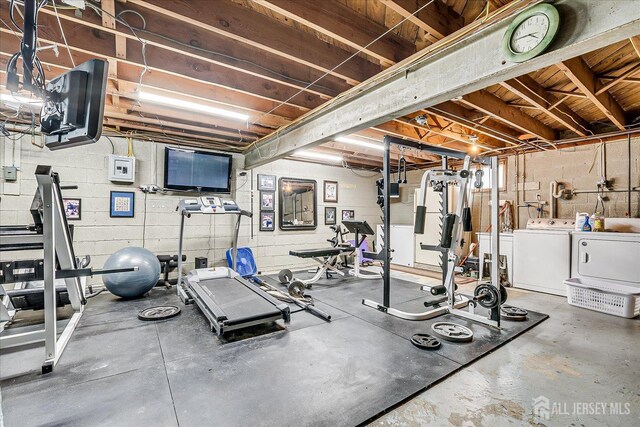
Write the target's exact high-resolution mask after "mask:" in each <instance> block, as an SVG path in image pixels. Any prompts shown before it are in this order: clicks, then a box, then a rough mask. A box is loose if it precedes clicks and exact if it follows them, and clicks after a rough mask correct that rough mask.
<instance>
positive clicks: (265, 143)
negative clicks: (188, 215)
mask: <svg viewBox="0 0 640 427" xmlns="http://www.w3.org/2000/svg"><path fill="white" fill-rule="evenodd" d="M554 4H555V5H556V6H557V7H558V9H559V10H560V14H561V17H562V21H563V24H562V27H561V30H560V34H558V36H557V39H556V41H555V42H554V46H553V47H552V49H551V50H550V51H549V52H547V53H545V54H543V55H541V56H539V57H537V58H534V59H532V60H530V61H527V62H523V63H518V64H516V63H511V62H508V61H506V60H505V58H504V56H503V54H502V37H503V35H504V32H505V30H506V28H507V26H508V25H509V23H510V22H511V19H505V20H502V21H500V22H498V23H496V24H493V25H490V26H488V27H486V28H484V29H482V30H479V31H478V32H477V33H475V34H473V35H470V36H468V37H465V38H462V39H461V40H459V41H458V42H456V43H454V44H452V45H450V46H449V47H447V48H444V49H442V50H439V51H437V52H434V53H432V54H428V55H425V56H424V57H422V58H421V59H419V60H416V61H415V62H414V63H413V64H411V65H410V66H407V67H399V68H398V69H397V70H396V72H394V73H390V74H389V75H388V76H387V77H386V78H384V79H380V80H378V81H370V82H365V83H364V84H361V85H359V86H357V87H355V88H353V90H351V91H349V92H348V95H347V96H343V97H341V98H339V99H337V100H336V101H330V102H329V103H328V104H327V105H326V106H325V107H324V108H318V109H316V110H315V111H313V112H311V113H309V114H307V115H306V116H305V117H304V118H302V119H301V120H299V121H297V122H295V123H293V124H292V125H290V126H287V127H286V128H284V129H281V130H280V131H278V132H275V133H272V134H270V135H268V136H266V137H264V138H262V139H260V140H259V141H258V142H257V143H256V144H253V145H252V147H251V148H250V149H248V150H247V151H245V166H246V167H247V168H254V167H256V166H260V165H263V164H266V163H269V162H272V161H274V160H277V159H280V158H283V157H286V156H288V155H290V154H291V153H293V152H294V151H296V150H299V149H303V148H310V147H313V146H315V145H319V144H322V143H324V142H327V141H329V140H331V139H334V138H336V137H339V136H341V135H347V134H351V133H353V132H356V131H359V130H361V129H365V128H368V127H372V126H375V125H378V124H380V123H384V122H387V121H389V120H392V119H395V118H397V117H400V116H403V115H406V114H409V113H412V112H415V111H418V110H421V109H424V108H429V107H431V106H434V105H436V104H438V103H441V102H444V101H448V100H450V99H453V98H456V97H459V96H463V95H466V94H468V93H471V92H473V91H476V90H480V89H484V88H486V87H488V86H490V85H493V84H497V83H500V82H503V81H505V80H508V79H512V78H515V77H518V76H521V75H523V74H527V73H530V72H533V71H536V70H539V69H541V68H544V67H547V66H550V65H553V64H557V63H559V62H562V61H564V60H567V59H569V58H573V57H576V56H578V55H583V54H585V53H587V52H591V51H593V50H596V49H599V48H602V47H605V46H608V45H611V44H613V43H616V42H619V41H620V40H624V39H627V38H629V37H632V36H635V35H637V34H638V33H639V32H640V8H639V7H638V4H637V2H635V1H615V0H601V1H592V0H559V1H557V2H555V3H554Z"/></svg>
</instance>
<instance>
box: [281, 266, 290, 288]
mask: <svg viewBox="0 0 640 427" xmlns="http://www.w3.org/2000/svg"><path fill="white" fill-rule="evenodd" d="M278 279H280V283H282V284H283V285H285V284H287V283H289V282H290V281H291V279H293V273H292V272H291V270H289V269H288V268H285V269H284V270H280V273H278Z"/></svg>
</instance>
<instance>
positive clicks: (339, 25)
mask: <svg viewBox="0 0 640 427" xmlns="http://www.w3.org/2000/svg"><path fill="white" fill-rule="evenodd" d="M255 2H256V3H258V4H260V5H262V6H265V7H267V8H269V9H271V10H273V11H274V12H278V13H280V14H282V15H284V16H286V17H287V18H289V19H292V20H294V21H297V22H299V23H301V24H303V25H306V26H307V27H309V28H313V29H314V30H316V31H318V32H320V33H322V34H325V35H327V36H329V37H331V38H333V39H335V40H338V41H340V42H342V43H344V44H346V45H348V46H351V47H352V48H354V49H356V50H361V49H363V52H364V53H366V54H367V55H370V56H372V57H374V58H376V59H378V60H379V61H380V62H381V63H382V64H385V65H392V64H394V63H396V62H399V61H401V60H403V59H404V58H406V57H408V56H411V55H412V54H414V53H415V52H416V47H415V45H413V44H411V43H409V42H408V41H406V40H404V39H402V38H400V37H399V36H397V35H395V34H393V33H390V34H388V35H387V36H385V37H383V38H381V39H380V40H378V41H376V42H375V43H373V44H372V45H371V46H369V47H366V48H365V46H367V45H369V44H370V43H371V42H373V41H374V40H376V39H377V38H379V37H380V36H381V35H382V34H384V33H386V32H387V28H386V27H384V26H382V25H379V24H377V23H376V22H373V21H371V20H369V19H367V18H366V17H365V16H364V15H362V14H360V13H357V12H356V11H355V10H353V9H351V8H350V7H348V6H345V5H343V4H341V3H339V2H337V1H336V0H323V1H320V2H315V1H306V2H303V1H298V0H255Z"/></svg>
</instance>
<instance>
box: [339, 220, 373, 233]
mask: <svg viewBox="0 0 640 427" xmlns="http://www.w3.org/2000/svg"><path fill="white" fill-rule="evenodd" d="M342 225H344V226H345V227H346V228H347V230H349V233H356V232H357V233H358V234H364V235H366V236H373V235H374V234H376V233H375V231H373V228H371V226H370V225H369V223H368V222H367V221H355V220H344V221H342Z"/></svg>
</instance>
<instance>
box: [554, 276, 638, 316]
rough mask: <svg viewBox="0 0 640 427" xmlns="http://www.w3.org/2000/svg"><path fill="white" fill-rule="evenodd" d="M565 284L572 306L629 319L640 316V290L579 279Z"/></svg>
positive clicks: (567, 281) (599, 281) (616, 284)
mask: <svg viewBox="0 0 640 427" xmlns="http://www.w3.org/2000/svg"><path fill="white" fill-rule="evenodd" d="M564 284H565V285H567V299H568V301H569V304H571V305H575V306H577V307H583V308H588V309H590V310H594V311H600V312H602V313H608V314H613V315H614V316H619V317H626V318H629V319H630V318H632V317H636V316H637V315H639V314H640V288H635V287H633V286H626V285H622V284H618V283H612V282H607V281H604V280H588V279H577V278H573V279H567V280H565V281H564Z"/></svg>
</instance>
